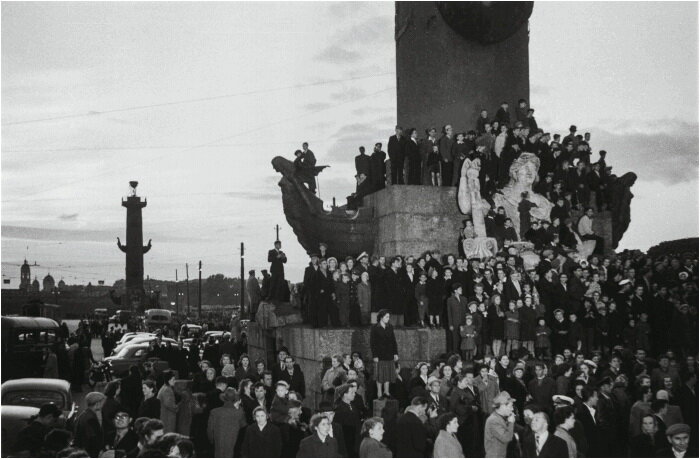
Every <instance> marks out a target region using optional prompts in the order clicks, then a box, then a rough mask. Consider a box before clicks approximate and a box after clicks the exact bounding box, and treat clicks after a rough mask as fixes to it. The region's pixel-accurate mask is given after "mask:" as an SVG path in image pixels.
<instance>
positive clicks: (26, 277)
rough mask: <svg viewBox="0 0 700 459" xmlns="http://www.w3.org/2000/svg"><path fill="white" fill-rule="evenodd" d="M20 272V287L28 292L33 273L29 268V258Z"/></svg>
mask: <svg viewBox="0 0 700 459" xmlns="http://www.w3.org/2000/svg"><path fill="white" fill-rule="evenodd" d="M19 273H20V277H19V278H20V281H19V289H20V290H22V291H25V292H28V291H29V289H30V287H31V282H32V274H31V269H30V268H29V263H27V260H24V264H23V265H22V267H21V268H20V269H19Z"/></svg>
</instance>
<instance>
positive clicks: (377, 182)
mask: <svg viewBox="0 0 700 459" xmlns="http://www.w3.org/2000/svg"><path fill="white" fill-rule="evenodd" d="M385 161H386V153H384V152H383V151H382V144H381V143H376V144H374V151H373V152H372V156H370V173H369V178H370V180H371V181H372V182H371V183H372V189H373V190H375V191H376V190H381V189H382V188H384V186H385V185H386V165H385V164H384V162H385Z"/></svg>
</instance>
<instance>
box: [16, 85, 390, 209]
mask: <svg viewBox="0 0 700 459" xmlns="http://www.w3.org/2000/svg"><path fill="white" fill-rule="evenodd" d="M394 88H395V86H389V87H386V88H384V89H381V90H379V91H375V92H373V93H370V94H366V95H364V96H362V97H358V98H356V99H351V100H348V101H345V102H341V103H339V104H336V105H332V106H330V107H324V108H321V109H318V110H312V111H310V112H307V113H304V114H302V115H298V116H293V117H288V118H284V119H281V120H278V121H274V122H271V123H266V124H264V125H262V126H259V127H257V128H252V129H246V130H244V131H241V132H238V133H236V134H233V135H229V136H225V137H221V138H219V139H215V140H213V141H211V142H207V143H204V144H200V145H195V146H192V147H188V148H185V149H183V150H180V151H177V152H175V153H166V154H163V155H159V156H156V157H154V158H151V159H149V160H147V161H142V162H140V163H137V164H132V165H129V166H126V167H123V168H121V169H117V170H110V171H107V172H105V173H102V174H96V175H91V176H90V177H84V178H81V179H78V180H73V181H71V182H66V183H62V184H59V185H56V186H53V187H50V188H47V189H45V190H40V191H36V192H34V193H29V194H26V195H25V196H24V197H32V196H36V195H38V194H42V193H46V192H48V191H53V190H56V189H58V188H63V187H65V186H69V185H75V184H77V183H82V182H84V181H86V180H93V179H95V178H97V177H104V176H108V175H113V174H117V173H121V172H124V171H126V170H130V169H133V168H134V167H141V166H143V165H144V164H149V163H152V162H154V161H158V160H159V159H163V158H165V157H169V158H170V159H172V157H173V156H174V155H178V154H181V153H186V152H188V151H191V150H195V149H198V148H203V147H207V146H209V145H215V144H218V143H219V142H222V141H225V140H229V139H233V138H235V137H240V136H242V135H249V134H250V133H252V132H257V131H262V130H264V129H268V128H270V127H271V126H276V125H279V124H282V123H286V122H288V121H296V120H299V119H301V118H306V117H309V116H312V115H315V114H317V113H321V112H324V111H328V110H331V109H335V108H338V107H341V106H343V105H347V104H351V103H353V102H357V101H358V100H362V99H367V98H369V97H374V96H376V95H378V94H381V93H382V92H385V91H388V90H390V89H394ZM17 201H24V199H17Z"/></svg>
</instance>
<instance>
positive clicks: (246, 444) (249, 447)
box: [241, 407, 282, 457]
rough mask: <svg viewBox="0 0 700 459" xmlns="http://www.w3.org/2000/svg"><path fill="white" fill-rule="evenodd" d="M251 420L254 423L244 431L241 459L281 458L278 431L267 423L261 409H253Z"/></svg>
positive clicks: (265, 415)
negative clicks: (249, 458)
mask: <svg viewBox="0 0 700 459" xmlns="http://www.w3.org/2000/svg"><path fill="white" fill-rule="evenodd" d="M253 418H254V419H255V423H254V424H251V425H250V426H248V427H247V428H246V430H245V437H244V438H243V446H242V447H241V455H242V456H243V457H281V454H282V434H281V433H280V429H279V428H278V427H277V426H274V425H273V424H272V423H271V422H269V421H268V419H267V413H266V412H265V409H264V408H262V407H258V408H255V410H254V411H253Z"/></svg>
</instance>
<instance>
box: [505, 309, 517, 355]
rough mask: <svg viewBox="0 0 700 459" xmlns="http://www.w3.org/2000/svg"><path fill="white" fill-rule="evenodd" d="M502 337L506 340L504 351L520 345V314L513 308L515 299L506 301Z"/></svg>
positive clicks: (508, 351)
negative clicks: (506, 308)
mask: <svg viewBox="0 0 700 459" xmlns="http://www.w3.org/2000/svg"><path fill="white" fill-rule="evenodd" d="M504 338H505V340H506V352H507V353H510V351H512V350H514V349H518V347H519V346H520V343H519V340H520V315H519V314H518V311H517V310H516V309H515V301H512V300H511V301H510V302H508V310H507V311H506V323H505V332H504Z"/></svg>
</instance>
